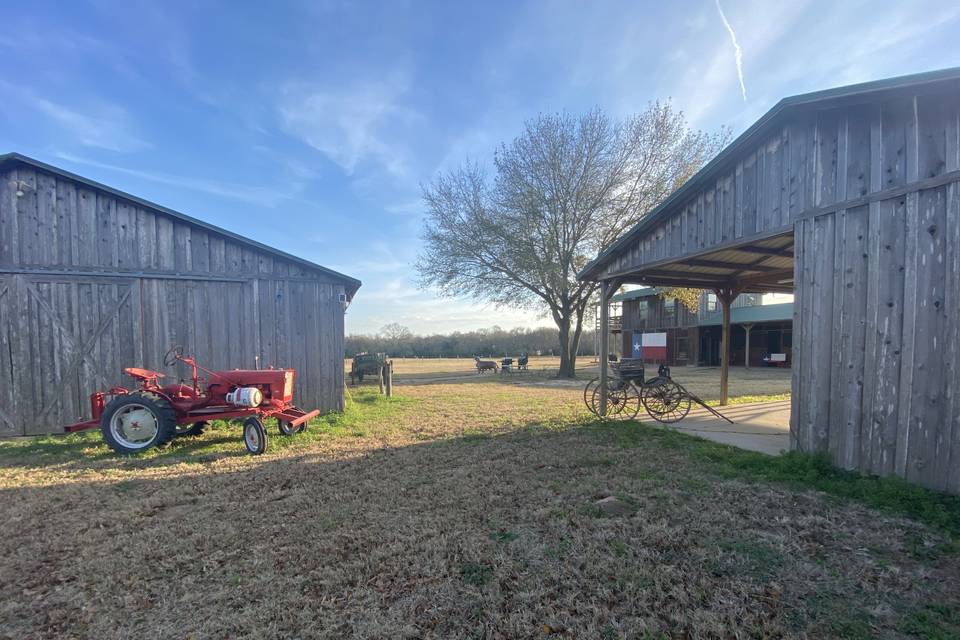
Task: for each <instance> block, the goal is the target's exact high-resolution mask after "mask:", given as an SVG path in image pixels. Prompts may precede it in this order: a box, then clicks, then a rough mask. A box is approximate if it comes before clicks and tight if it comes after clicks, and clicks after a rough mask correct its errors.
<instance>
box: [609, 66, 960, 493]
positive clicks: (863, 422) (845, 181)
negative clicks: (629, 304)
mask: <svg viewBox="0 0 960 640" xmlns="http://www.w3.org/2000/svg"><path fill="white" fill-rule="evenodd" d="M778 122H779V123H780V124H779V125H777V126H776V127H775V129H774V130H772V132H769V133H768V134H767V135H766V136H765V137H761V138H758V139H757V141H756V143H755V144H753V145H752V146H749V145H748V146H747V147H746V148H745V150H744V151H743V152H742V153H740V154H738V155H739V158H731V161H730V163H729V166H728V167H727V168H726V169H723V168H721V169H720V170H719V174H718V175H717V176H716V177H715V178H711V179H710V180H709V182H708V183H707V186H706V187H705V188H704V189H702V190H700V191H699V192H694V193H691V196H690V197H689V198H688V199H687V201H686V202H678V203H677V206H676V208H675V209H671V211H670V213H669V215H667V216H665V217H664V218H663V219H662V220H661V222H660V223H658V224H657V225H656V226H655V227H651V229H650V230H649V231H648V232H646V233H645V234H644V235H643V236H642V237H640V238H638V239H636V240H634V241H633V243H632V245H630V246H627V247H625V248H624V249H623V250H622V251H620V252H619V253H618V254H617V255H616V256H614V258H613V259H612V261H611V263H610V264H609V265H607V266H606V268H605V272H604V275H603V276H601V277H603V278H611V277H614V276H616V275H620V274H624V273H628V272H629V271H630V270H632V269H639V268H643V267H644V266H649V265H650V264H651V263H655V262H657V261H661V260H665V259H670V258H678V257H682V256H684V255H689V254H692V253H697V252H699V251H702V250H703V249H708V248H710V247H713V246H718V245H721V244H723V243H727V242H731V241H735V240H737V239H744V240H746V239H749V238H751V237H759V236H762V235H765V234H766V235H769V234H780V233H784V234H793V237H794V242H795V258H794V278H795V290H794V294H795V296H796V298H795V304H794V329H793V331H794V334H793V340H794V342H793V344H794V352H793V358H794V359H793V401H792V405H793V410H792V423H791V442H792V446H793V447H794V448H796V449H800V450H804V451H825V452H829V453H830V454H831V455H832V457H833V459H834V461H835V462H836V463H838V464H840V465H842V466H844V467H846V468H849V469H858V470H860V471H863V472H867V473H876V474H881V475H890V474H896V475H899V476H902V477H904V478H907V479H908V480H911V481H913V482H916V483H919V484H922V485H924V486H928V487H933V488H936V489H941V490H948V491H951V492H955V493H957V492H960V378H958V374H957V369H958V367H960V92H958V89H957V87H956V83H954V84H953V87H952V88H950V89H948V90H945V89H944V88H943V87H940V88H938V89H937V90H936V92H933V91H924V92H920V91H906V90H900V91H896V92H890V93H888V94H886V95H879V96H873V97H871V98H870V99H869V100H861V101H860V103H859V104H852V103H851V104H847V105H843V106H833V107H831V108H829V109H827V108H809V109H805V110H799V111H796V112H793V113H791V114H787V115H785V116H784V117H783V118H781V119H780V120H779V121H778Z"/></svg>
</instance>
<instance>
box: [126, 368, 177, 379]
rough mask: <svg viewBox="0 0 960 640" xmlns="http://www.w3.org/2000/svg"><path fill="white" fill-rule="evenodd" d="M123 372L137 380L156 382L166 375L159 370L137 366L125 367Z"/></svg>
mask: <svg viewBox="0 0 960 640" xmlns="http://www.w3.org/2000/svg"><path fill="white" fill-rule="evenodd" d="M123 372H124V373H125V374H127V375H128V376H130V377H131V378H137V379H138V380H143V381H144V382H156V381H157V380H159V379H160V378H166V377H167V376H165V375H163V374H162V373H160V372H159V371H151V370H150V369H140V368H139V367H127V368H126V369H124V370H123Z"/></svg>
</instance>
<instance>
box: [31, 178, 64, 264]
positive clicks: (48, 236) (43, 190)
mask: <svg viewBox="0 0 960 640" xmlns="http://www.w3.org/2000/svg"><path fill="white" fill-rule="evenodd" d="M57 218H58V216H57V179H56V178H55V177H53V176H52V175H51V174H49V173H47V172H45V171H40V172H38V173H37V234H38V236H37V247H36V248H37V254H36V255H37V256H38V264H62V263H61V261H60V256H59V255H58V249H59V246H60V238H59V235H58V234H59V225H58V219H57Z"/></svg>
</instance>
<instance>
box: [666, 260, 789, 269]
mask: <svg viewBox="0 0 960 640" xmlns="http://www.w3.org/2000/svg"><path fill="white" fill-rule="evenodd" d="M766 259H767V258H766V257H764V258H763V259H762V260H759V261H756V262H724V261H722V260H705V259H703V258H692V259H690V260H684V261H683V264H689V265H692V266H695V267H710V268H713V269H733V270H734V271H779V270H780V267H769V266H765V265H762V264H760V262H762V261H763V260H766Z"/></svg>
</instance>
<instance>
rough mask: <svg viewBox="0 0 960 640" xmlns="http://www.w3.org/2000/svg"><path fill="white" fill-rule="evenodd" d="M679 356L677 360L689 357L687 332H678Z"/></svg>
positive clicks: (677, 350) (677, 351)
mask: <svg viewBox="0 0 960 640" xmlns="http://www.w3.org/2000/svg"><path fill="white" fill-rule="evenodd" d="M676 353H677V357H676V360H686V359H687V335H686V334H682V335H681V334H679V333H678V334H677V349H676Z"/></svg>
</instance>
